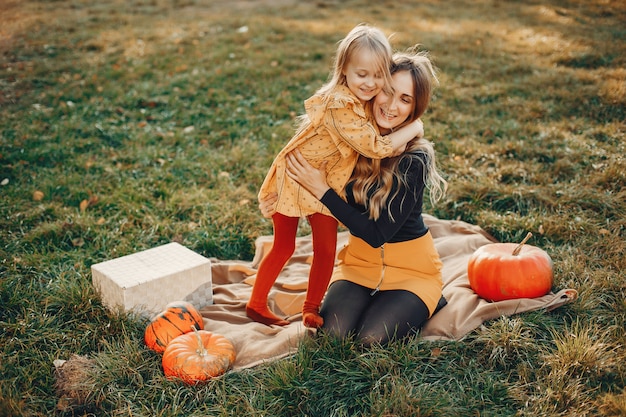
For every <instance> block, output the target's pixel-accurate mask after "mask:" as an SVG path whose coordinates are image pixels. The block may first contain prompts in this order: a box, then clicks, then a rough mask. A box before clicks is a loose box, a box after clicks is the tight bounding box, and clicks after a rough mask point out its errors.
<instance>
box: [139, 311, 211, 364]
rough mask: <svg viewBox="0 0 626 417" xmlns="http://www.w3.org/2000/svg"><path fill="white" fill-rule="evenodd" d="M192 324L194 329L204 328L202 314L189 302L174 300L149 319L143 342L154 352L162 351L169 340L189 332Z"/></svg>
mask: <svg viewBox="0 0 626 417" xmlns="http://www.w3.org/2000/svg"><path fill="white" fill-rule="evenodd" d="M194 326H195V328H196V329H204V322H203V321H202V315H200V313H199V312H198V310H196V308H195V307H194V306H193V305H192V304H191V303H188V302H186V301H174V302H171V303H169V304H168V305H167V306H165V310H163V311H162V312H161V313H159V314H158V315H156V316H155V317H154V318H152V320H150V323H149V324H148V326H147V327H146V331H145V332H144V342H145V343H146V346H148V347H149V348H150V349H152V350H154V351H155V352H157V353H163V352H165V348H166V347H167V345H168V344H169V343H170V341H172V340H173V339H174V338H176V337H178V336H180V335H182V334H185V333H189V332H190V331H191V330H192V329H193V327H194Z"/></svg>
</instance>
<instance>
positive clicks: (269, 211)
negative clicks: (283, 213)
mask: <svg viewBox="0 0 626 417" xmlns="http://www.w3.org/2000/svg"><path fill="white" fill-rule="evenodd" d="M277 201H278V193H270V194H268V195H266V196H265V198H263V199H260V200H259V210H261V214H262V215H263V217H265V218H266V219H270V218H271V217H272V216H273V215H274V213H276V202H277Z"/></svg>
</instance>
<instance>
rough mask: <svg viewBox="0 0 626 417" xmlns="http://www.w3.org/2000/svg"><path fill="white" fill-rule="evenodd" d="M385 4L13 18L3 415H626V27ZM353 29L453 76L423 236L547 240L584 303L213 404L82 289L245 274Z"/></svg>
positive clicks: (525, 11) (609, 18)
mask: <svg viewBox="0 0 626 417" xmlns="http://www.w3.org/2000/svg"><path fill="white" fill-rule="evenodd" d="M231 3H232V4H231ZM370 3H371V2H365V1H362V0H350V1H343V2H337V1H318V2H313V3H310V4H308V3H307V4H305V2H296V1H290V0H282V1H276V2H274V1H255V2H247V1H246V2H221V1H220V2H216V1H210V0H178V1H173V2H170V1H165V0H131V1H119V0H105V1H100V2H96V3H93V2H91V1H86V0H47V1H46V0H32V1H27V2H18V1H7V2H2V4H0V16H1V17H0V181H1V183H2V185H1V186H0V197H1V198H0V306H1V308H0V332H1V333H0V340H1V342H0V351H1V359H0V416H14V415H24V416H50V415H54V414H55V413H56V414H58V415H98V416H120V415H128V416H130V415H132V416H206V415H211V416H241V415H250V416H269V415H271V416H300V415H302V416H356V415H358V416H381V417H382V416H385V417H389V416H470V415H481V416H618V415H624V414H625V413H626V388H625V386H626V384H625V375H626V370H625V368H624V363H626V354H625V352H626V350H625V349H624V346H625V345H626V332H625V331H624V322H625V318H626V303H625V301H624V300H625V299H626V291H625V284H624V283H625V282H626V279H625V277H626V276H625V273H624V271H625V270H626V256H625V255H624V253H626V243H625V242H626V161H625V159H624V155H626V149H625V147H626V145H625V143H626V137H625V136H626V133H625V132H626V123H625V121H626V71H625V70H624V68H626V29H625V28H626V8H625V7H624V6H623V5H622V3H621V2H618V1H611V0H606V1H600V0H596V1H582V0H581V1H577V0H568V1H557V0H552V1H541V2H540V1H529V2H520V1H512V0H511V1H501V2H472V1H460V0H459V1H453V2H443V1H437V0H434V1H419V2H418V1H405V2H392V1H386V2H382V3H381V2H377V3H373V4H370ZM363 21H367V22H370V23H372V24H375V25H377V26H380V27H381V28H383V30H384V31H385V32H386V33H388V34H391V33H394V34H395V35H394V38H393V42H394V45H395V46H396V47H397V48H398V49H402V48H404V47H408V46H411V45H413V44H415V43H420V44H421V45H422V46H423V48H424V49H427V50H429V51H430V52H431V54H432V56H433V58H434V60H435V62H436V64H437V66H438V67H439V69H440V80H441V86H440V88H438V89H437V90H436V92H435V96H434V99H433V102H432V105H431V107H430V108H429V110H428V112H427V114H426V115H425V117H424V121H425V125H426V132H427V136H429V137H430V138H431V139H432V140H433V141H435V143H436V148H437V151H438V157H439V161H440V165H441V168H442V170H443V171H444V172H445V175H446V177H447V179H448V180H449V182H450V191H449V194H448V196H447V198H446V200H445V201H444V202H443V203H441V204H439V205H437V206H436V207H431V206H427V211H428V212H429V213H432V214H434V215H436V216H438V217H440V218H444V219H457V218H458V219H462V220H464V221H467V222H471V223H474V224H478V225H480V226H481V227H483V228H484V229H485V230H487V231H488V232H490V233H491V234H493V235H494V236H495V237H496V238H498V239H499V240H501V241H519V240H521V238H522V237H523V236H524V235H525V234H526V232H527V231H532V232H533V234H534V238H533V241H532V242H531V243H532V244H534V245H537V246H540V247H542V248H544V249H545V250H547V251H548V252H549V253H550V255H551V257H552V258H553V260H554V265H555V267H554V270H555V288H575V289H577V290H578V292H579V298H578V300H577V301H576V302H575V303H573V304H570V305H567V306H565V307H562V308H560V309H558V310H556V311H553V312H551V313H542V312H535V313H526V314H522V315H519V316H514V317H503V318H500V319H497V320H492V321H490V322H488V323H485V325H484V326H483V327H481V328H480V329H478V330H476V331H475V332H473V333H471V334H470V335H469V336H468V337H467V338H465V339H464V340H463V341H460V342H455V343H453V342H437V343H432V342H424V341H421V340H419V339H418V340H415V341H411V342H410V343H408V344H394V345H391V346H389V347H388V348H386V349H381V348H373V349H372V350H369V351H361V350H359V349H357V348H356V347H354V346H353V345H352V344H350V343H346V342H338V341H333V340H328V339H326V338H321V339H317V340H305V341H304V342H303V343H302V345H301V346H300V348H299V350H298V352H297V354H296V355H295V356H294V357H291V358H288V359H284V360H281V361H278V362H275V363H272V364H268V365H264V366H260V367H256V368H253V369H250V370H246V371H243V372H237V373H229V374H227V375H225V376H224V377H222V378H219V379H215V380H213V381H211V382H210V383H208V384H206V385H204V386H199V387H186V386H183V385H181V384H179V383H176V382H172V381H168V380H167V379H166V378H165V377H164V376H163V374H162V372H161V369H160V363H159V357H158V356H157V355H156V354H154V353H152V352H150V351H149V350H147V349H146V348H145V347H144V346H143V343H142V335H143V329H144V326H145V319H144V318H142V317H138V316H134V315H117V314H111V313H110V312H109V311H108V310H106V308H104V307H103V305H102V304H101V301H100V300H99V299H98V296H97V294H96V293H95V291H94V289H93V288H92V285H91V273H90V266H91V265H92V264H94V263H97V262H101V261H104V260H107V259H111V258H113V257H117V256H121V255H126V254H130V253H133V252H136V251H139V250H142V249H146V248H150V247H153V246H156V245H159V244H163V243H166V242H171V241H177V242H180V243H182V244H184V245H185V246H187V247H189V248H191V249H193V250H195V251H197V252H198V253H201V254H203V255H205V256H207V257H217V258H220V259H244V260H249V259H251V258H252V255H253V251H254V246H253V243H254V240H255V238H256V237H258V236H260V235H265V234H269V233H271V225H270V223H268V222H267V221H266V220H264V219H263V218H262V216H261V215H260V213H259V212H258V210H257V207H256V192H257V190H258V187H259V186H260V184H261V181H262V180H263V177H264V175H265V173H266V170H267V168H268V167H269V164H270V162H271V160H272V158H273V157H274V155H275V154H276V152H277V151H278V150H279V149H280V148H281V147H282V145H283V144H284V143H285V141H286V140H287V139H288V138H289V137H290V136H291V134H292V132H293V127H294V118H295V116H296V115H297V114H299V113H300V112H301V111H302V101H303V100H304V99H305V98H307V97H308V96H310V95H311V93H313V92H314V91H315V89H317V88H318V87H319V86H320V85H321V84H322V83H323V82H324V81H325V80H326V78H327V74H328V69H329V67H330V64H331V59H332V55H333V53H334V49H335V46H336V42H337V41H338V40H339V39H340V38H341V37H342V36H344V35H345V33H347V32H348V31H349V30H350V29H351V28H352V27H353V26H354V25H355V24H357V23H360V22H363ZM244 27H246V28H247V31H246V30H243V29H242V28H244ZM35 191H41V192H42V193H43V199H41V200H37V199H34V198H33V193H34V192H35ZM83 201H85V202H86V203H83V206H81V202H83ZM85 204H86V206H85ZM306 231H307V230H306V227H303V229H302V233H306ZM73 354H77V355H83V356H84V357H87V358H89V359H91V360H93V361H94V363H95V367H94V369H93V370H92V371H91V372H90V373H89V375H86V376H85V377H84V381H82V382H83V384H82V389H83V390H84V393H85V396H86V399H85V401H84V404H83V405H82V406H81V407H75V408H74V409H73V411H72V410H69V411H66V412H60V411H58V412H57V411H56V408H57V402H58V401H59V398H58V397H57V395H56V393H55V386H54V383H55V378H54V374H53V361H54V360H55V359H68V358H69V357H70V356H71V355H73Z"/></svg>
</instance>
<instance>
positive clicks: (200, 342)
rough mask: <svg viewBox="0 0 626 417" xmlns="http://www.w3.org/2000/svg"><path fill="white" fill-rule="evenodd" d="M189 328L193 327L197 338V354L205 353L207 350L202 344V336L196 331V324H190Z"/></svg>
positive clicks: (202, 354)
mask: <svg viewBox="0 0 626 417" xmlns="http://www.w3.org/2000/svg"><path fill="white" fill-rule="evenodd" d="M191 328H192V329H193V331H194V333H195V334H196V338H197V339H198V349H197V350H196V352H198V355H200V356H204V355H206V354H207V353H208V352H207V350H206V349H205V348H204V345H203V344H202V338H201V337H200V333H198V329H196V326H195V325H193V324H192V325H191Z"/></svg>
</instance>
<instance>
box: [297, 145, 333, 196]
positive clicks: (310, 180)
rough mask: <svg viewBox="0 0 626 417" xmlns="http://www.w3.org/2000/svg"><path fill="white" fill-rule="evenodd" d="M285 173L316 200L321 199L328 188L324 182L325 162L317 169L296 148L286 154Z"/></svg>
mask: <svg viewBox="0 0 626 417" xmlns="http://www.w3.org/2000/svg"><path fill="white" fill-rule="evenodd" d="M287 175H288V176H289V178H291V179H293V180H294V181H296V182H297V183H299V184H300V185H301V186H303V187H304V188H305V189H306V190H307V191H308V192H310V193H311V194H313V196H315V198H317V199H318V200H319V199H321V198H322V197H323V196H324V194H325V193H326V191H328V189H329V188H330V186H329V185H328V183H327V182H326V162H323V163H322V166H321V167H320V168H319V169H316V168H314V167H313V165H311V164H309V162H308V161H307V160H306V159H305V158H304V156H302V153H300V150H298V149H296V150H294V151H292V152H290V153H289V154H287Z"/></svg>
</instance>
